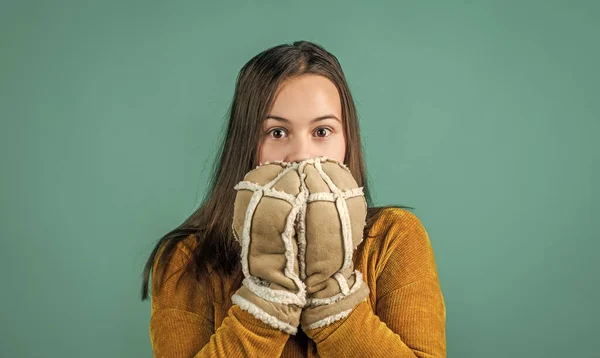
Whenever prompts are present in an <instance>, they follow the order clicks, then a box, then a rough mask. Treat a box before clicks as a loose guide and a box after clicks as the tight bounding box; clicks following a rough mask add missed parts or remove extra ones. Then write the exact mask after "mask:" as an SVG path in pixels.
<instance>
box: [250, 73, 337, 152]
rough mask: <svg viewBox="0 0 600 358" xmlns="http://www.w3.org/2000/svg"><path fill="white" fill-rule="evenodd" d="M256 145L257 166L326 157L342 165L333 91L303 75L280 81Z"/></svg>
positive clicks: (321, 80) (323, 79)
mask: <svg viewBox="0 0 600 358" xmlns="http://www.w3.org/2000/svg"><path fill="white" fill-rule="evenodd" d="M262 129H263V132H262V133H263V134H262V138H261V140H260V141H259V148H258V153H259V163H260V164H263V163H264V162H267V161H275V160H282V161H286V162H294V161H301V160H304V159H308V158H313V157H317V156H326V157H329V158H332V159H335V160H337V161H339V162H343V161H344V156H345V153H346V142H345V138H344V131H343V125H342V105H341V100H340V96H339V93H338V90H337V87H336V86H335V85H334V84H333V82H331V81H330V80H329V79H328V78H326V77H323V76H319V75H314V74H305V75H301V76H298V77H294V78H290V79H288V80H286V81H284V82H283V83H282V84H281V85H280V86H279V88H278V89H277V92H276V94H275V100H274V103H273V106H272V109H271V111H270V112H269V114H268V115H267V118H265V120H264V121H263V128H262Z"/></svg>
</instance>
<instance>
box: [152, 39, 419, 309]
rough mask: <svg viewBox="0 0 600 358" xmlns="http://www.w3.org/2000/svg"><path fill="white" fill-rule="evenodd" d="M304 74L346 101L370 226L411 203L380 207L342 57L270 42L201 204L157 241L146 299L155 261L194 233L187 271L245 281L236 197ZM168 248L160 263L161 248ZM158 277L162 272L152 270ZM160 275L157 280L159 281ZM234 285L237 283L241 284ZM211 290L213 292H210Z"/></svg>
mask: <svg viewBox="0 0 600 358" xmlns="http://www.w3.org/2000/svg"><path fill="white" fill-rule="evenodd" d="M302 74H317V75H321V76H325V77H326V78H328V79H329V80H331V81H332V82H333V83H334V84H335V85H336V86H337V89H338V91H339V94H340V99H341V104H342V118H343V119H342V122H343V124H344V126H343V127H344V134H345V138H346V156H345V158H344V163H345V164H346V165H347V166H348V168H349V169H350V171H351V172H352V175H353V176H354V178H355V179H356V181H357V183H358V185H359V186H362V187H363V192H364V194H365V199H366V201H367V206H368V210H367V224H366V226H365V235H367V233H368V232H369V230H370V228H371V226H372V224H373V223H374V222H375V220H376V219H377V217H378V216H379V214H380V213H381V212H382V210H383V209H385V208H389V207H399V208H407V209H413V208H411V207H407V206H397V205H389V206H383V207H373V206H372V199H371V194H370V191H369V187H368V182H367V175H366V168H365V163H364V160H363V151H362V144H361V139H360V133H359V132H360V131H359V124H358V115H357V112H356V108H355V106H354V100H353V99H352V95H351V93H350V89H349V87H348V84H347V83H346V79H345V76H344V73H343V71H342V68H341V66H340V63H339V62H338V60H337V58H336V57H335V56H334V55H332V54H331V53H329V52H328V51H326V50H325V49H324V48H323V47H321V46H320V45H318V44H315V43H313V42H309V41H296V42H294V43H292V44H282V45H278V46H274V47H272V48H269V49H267V50H265V51H263V52H261V53H259V54H258V55H256V56H255V57H253V58H252V59H250V61H248V62H247V63H246V64H245V65H244V66H243V67H242V69H241V70H240V72H239V73H238V76H237V80H236V85H235V92H234V96H233V102H232V104H231V107H230V108H229V122H228V125H227V131H226V133H225V136H224V137H223V138H222V139H221V141H222V142H221V143H220V146H219V152H218V153H217V157H216V159H215V162H214V164H213V169H212V170H213V175H212V177H211V180H210V183H209V189H208V190H207V192H206V194H205V196H204V199H203V202H202V204H201V205H200V207H199V208H198V209H197V210H196V211H195V212H194V213H193V214H192V215H191V216H190V217H189V218H187V219H186V220H185V221H184V222H183V223H182V224H181V225H179V226H178V227H177V228H175V229H173V230H171V231H170V232H169V233H167V234H166V235H164V236H163V237H162V238H161V239H160V240H159V241H158V243H157V244H156V247H155V248H154V250H153V251H152V253H151V254H150V257H149V258H148V261H147V262H146V265H145V267H144V270H143V273H142V276H143V283H142V292H141V296H142V301H143V300H146V299H147V298H148V284H149V278H150V274H151V272H152V268H153V266H154V265H155V264H156V267H157V269H161V270H162V269H164V268H165V267H166V265H167V264H168V262H169V260H170V259H171V257H172V254H173V251H174V249H175V248H176V245H177V244H178V243H179V242H180V241H182V240H184V239H185V238H187V237H188V236H190V235H191V234H193V236H195V238H196V240H197V245H195V248H194V249H193V253H192V260H190V262H189V263H188V267H187V269H189V270H193V272H194V274H195V275H196V278H197V279H198V280H203V282H204V279H206V278H207V276H208V274H209V272H208V267H207V265H210V267H211V268H212V270H215V271H217V272H218V273H220V274H221V275H224V276H225V275H232V274H234V273H235V274H236V278H235V282H236V283H237V285H238V286H239V284H241V279H242V278H243V277H242V275H241V270H239V261H240V260H239V255H240V247H239V244H238V243H237V242H236V241H235V239H234V238H233V234H232V232H231V221H230V220H226V219H227V218H232V217H233V204H234V202H235V195H236V191H235V190H234V189H233V187H234V186H235V184H237V183H238V182H239V181H241V180H242V179H243V177H244V175H245V174H246V173H247V172H248V171H250V170H251V169H253V168H255V167H256V166H257V165H258V153H257V150H258V144H259V140H260V138H261V135H262V133H261V127H262V122H263V120H264V118H265V117H266V116H267V114H268V111H269V110H270V108H271V106H272V104H273V100H274V95H275V92H276V90H277V88H278V86H279V84H280V83H281V82H283V81H285V80H286V79H289V78H292V77H295V76H299V75H302ZM159 250H162V251H161V255H159V258H158V260H159V261H158V262H156V263H155V260H156V259H157V252H159ZM152 274H153V275H154V274H156V273H152ZM156 282H157V281H155V280H153V283H156ZM234 286H235V285H234ZM209 291H210V290H209Z"/></svg>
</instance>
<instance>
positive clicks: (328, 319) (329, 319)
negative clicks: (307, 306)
mask: <svg viewBox="0 0 600 358" xmlns="http://www.w3.org/2000/svg"><path fill="white" fill-rule="evenodd" d="M352 310H353V309H352V308H351V309H349V310H346V311H342V312H340V313H337V314H334V315H332V316H329V317H325V318H323V319H320V320H318V321H316V322H314V323H311V324H309V325H308V327H306V328H305V329H315V328H321V327H325V326H329V325H330V324H332V323H333V322H335V321H339V320H341V319H344V318H346V317H348V316H349V315H350V313H352ZM303 328H304V327H303Z"/></svg>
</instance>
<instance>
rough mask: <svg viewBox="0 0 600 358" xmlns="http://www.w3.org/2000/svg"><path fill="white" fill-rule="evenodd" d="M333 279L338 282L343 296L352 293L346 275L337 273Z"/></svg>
mask: <svg viewBox="0 0 600 358" xmlns="http://www.w3.org/2000/svg"><path fill="white" fill-rule="evenodd" d="M333 278H335V280H336V281H337V282H338V285H339V286H340V291H342V294H343V295H344V296H348V294H349V293H350V289H349V288H348V281H346V278H345V277H344V275H342V274H341V273H340V272H336V273H335V274H333Z"/></svg>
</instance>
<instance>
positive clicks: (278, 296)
mask: <svg viewBox="0 0 600 358" xmlns="http://www.w3.org/2000/svg"><path fill="white" fill-rule="evenodd" d="M242 284H243V285H244V286H246V287H248V289H249V290H250V291H252V292H253V293H254V294H255V295H257V296H258V297H260V298H262V299H264V300H265V301H270V302H275V303H281V304H286V305H287V304H295V305H297V306H300V307H304V305H305V304H306V297H305V295H304V294H303V292H302V291H303V290H302V291H301V292H300V293H298V294H296V293H293V292H289V291H285V290H274V289H272V288H270V287H267V286H264V285H262V284H261V283H260V279H258V278H257V277H254V276H252V277H247V278H245V279H244V281H242Z"/></svg>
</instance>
